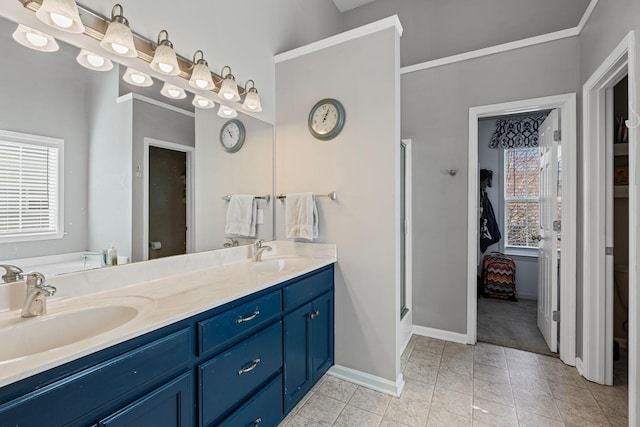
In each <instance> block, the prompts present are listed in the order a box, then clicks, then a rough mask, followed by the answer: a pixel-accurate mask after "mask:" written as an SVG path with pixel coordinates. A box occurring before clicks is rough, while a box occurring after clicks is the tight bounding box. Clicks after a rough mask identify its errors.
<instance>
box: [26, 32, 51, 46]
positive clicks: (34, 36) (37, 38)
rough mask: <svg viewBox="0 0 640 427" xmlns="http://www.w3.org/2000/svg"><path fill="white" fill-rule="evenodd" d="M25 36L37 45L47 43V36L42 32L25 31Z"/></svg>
mask: <svg viewBox="0 0 640 427" xmlns="http://www.w3.org/2000/svg"><path fill="white" fill-rule="evenodd" d="M25 37H26V38H27V40H29V43H31V44H32V45H34V46H36V47H44V46H46V45H47V38H46V37H44V36H41V35H40V34H36V33H31V32H28V33H25Z"/></svg>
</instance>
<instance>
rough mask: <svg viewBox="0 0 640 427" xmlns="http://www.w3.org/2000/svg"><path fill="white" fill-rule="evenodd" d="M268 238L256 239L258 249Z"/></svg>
mask: <svg viewBox="0 0 640 427" xmlns="http://www.w3.org/2000/svg"><path fill="white" fill-rule="evenodd" d="M265 241H266V240H264V239H259V240H256V243H254V246H255V247H256V249H260V248H261V247H262V244H263V243H264V242H265Z"/></svg>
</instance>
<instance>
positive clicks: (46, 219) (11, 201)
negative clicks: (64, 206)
mask: <svg viewBox="0 0 640 427" xmlns="http://www.w3.org/2000/svg"><path fill="white" fill-rule="evenodd" d="M59 165H60V148H59V147H58V146H56V145H55V144H51V143H47V144H42V143H38V142H22V141H20V142H17V141H10V140H7V138H2V137H1V136H0V238H3V240H5V241H6V238H10V237H16V239H15V241H19V240H20V237H21V236H26V235H43V234H51V233H58V232H59V231H60V230H58V228H59V225H58V224H59V221H58V217H59V214H60V206H59V197H58V195H59V191H60V189H59V188H58V182H59V179H58V174H59V173H60V170H59Z"/></svg>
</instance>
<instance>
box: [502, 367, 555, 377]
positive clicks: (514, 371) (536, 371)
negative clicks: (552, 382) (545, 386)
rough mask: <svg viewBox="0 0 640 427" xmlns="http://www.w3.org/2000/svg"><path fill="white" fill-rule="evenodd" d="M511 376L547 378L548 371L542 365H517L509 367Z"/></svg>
mask: <svg viewBox="0 0 640 427" xmlns="http://www.w3.org/2000/svg"><path fill="white" fill-rule="evenodd" d="M509 376H511V377H514V376H521V377H535V378H542V379H545V380H546V379H547V373H546V372H545V371H544V369H543V368H542V366H540V365H536V366H533V365H529V366H525V365H516V366H512V367H510V368H509Z"/></svg>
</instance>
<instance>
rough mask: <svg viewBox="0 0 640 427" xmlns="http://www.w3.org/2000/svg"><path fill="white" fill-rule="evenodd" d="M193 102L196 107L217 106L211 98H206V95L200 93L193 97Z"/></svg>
mask: <svg viewBox="0 0 640 427" xmlns="http://www.w3.org/2000/svg"><path fill="white" fill-rule="evenodd" d="M192 104H193V105H194V106H195V107H198V108H205V109H208V108H213V107H215V106H216V104H215V103H214V102H213V101H212V100H210V99H208V98H205V97H204V96H200V95H196V96H194V97H193V102H192ZM225 117H226V116H225Z"/></svg>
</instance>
